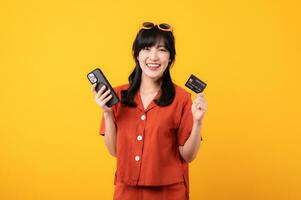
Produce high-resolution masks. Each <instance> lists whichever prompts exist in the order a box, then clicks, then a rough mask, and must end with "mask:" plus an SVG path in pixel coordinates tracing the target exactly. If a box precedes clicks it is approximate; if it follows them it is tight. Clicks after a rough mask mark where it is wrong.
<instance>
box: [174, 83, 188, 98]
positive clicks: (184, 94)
mask: <svg viewBox="0 0 301 200" xmlns="http://www.w3.org/2000/svg"><path fill="white" fill-rule="evenodd" d="M174 86H175V92H176V97H177V98H181V99H182V98H188V97H191V94H190V93H189V92H188V91H186V90H185V89H184V88H183V87H181V86H179V85H177V84H175V83H174Z"/></svg>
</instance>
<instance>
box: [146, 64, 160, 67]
mask: <svg viewBox="0 0 301 200" xmlns="http://www.w3.org/2000/svg"><path fill="white" fill-rule="evenodd" d="M147 66H149V67H159V66H160V65H159V64H147Z"/></svg>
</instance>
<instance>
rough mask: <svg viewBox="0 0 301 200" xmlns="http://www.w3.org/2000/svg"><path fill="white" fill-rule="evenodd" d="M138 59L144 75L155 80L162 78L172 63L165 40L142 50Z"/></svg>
mask: <svg viewBox="0 0 301 200" xmlns="http://www.w3.org/2000/svg"><path fill="white" fill-rule="evenodd" d="M137 59H138V61H139V64H140V67H141V70H142V73H143V75H144V76H147V77H149V78H151V79H154V80H158V79H159V78H161V77H162V75H163V73H164V71H165V69H166V67H167V66H168V63H169V61H170V59H169V51H168V50H167V49H166V48H165V46H164V42H163V40H161V41H160V42H157V44H156V45H154V46H152V47H145V48H143V49H141V50H140V52H139V55H138V57H137Z"/></svg>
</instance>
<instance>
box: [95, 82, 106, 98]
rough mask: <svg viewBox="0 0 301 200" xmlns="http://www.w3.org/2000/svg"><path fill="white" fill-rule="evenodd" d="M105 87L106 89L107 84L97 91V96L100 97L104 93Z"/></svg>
mask: <svg viewBox="0 0 301 200" xmlns="http://www.w3.org/2000/svg"><path fill="white" fill-rule="evenodd" d="M105 89H106V86H105V85H103V86H102V87H101V88H100V90H99V91H98V92H97V95H96V98H99V97H100V96H101V95H102V93H103V91H104V90H105Z"/></svg>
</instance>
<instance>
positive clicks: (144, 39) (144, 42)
mask: <svg viewBox="0 0 301 200" xmlns="http://www.w3.org/2000/svg"><path fill="white" fill-rule="evenodd" d="M162 40H163V44H164V46H165V47H167V44H166V39H165V37H164V33H160V32H158V31H156V32H155V33H154V31H152V30H148V31H144V32H143V33H141V35H140V38H139V40H138V41H137V50H138V51H140V50H141V49H143V48H144V47H152V46H155V45H156V44H157V43H159V42H160V41H162Z"/></svg>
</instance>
